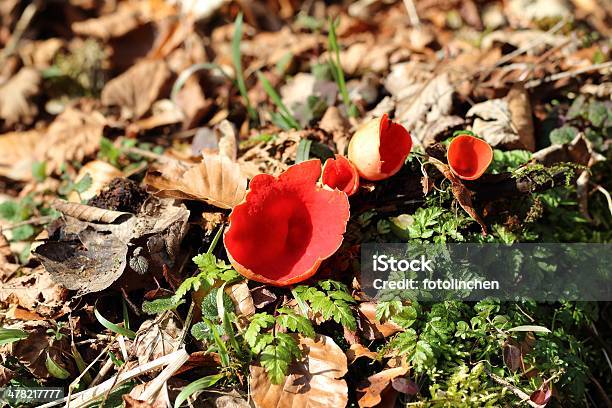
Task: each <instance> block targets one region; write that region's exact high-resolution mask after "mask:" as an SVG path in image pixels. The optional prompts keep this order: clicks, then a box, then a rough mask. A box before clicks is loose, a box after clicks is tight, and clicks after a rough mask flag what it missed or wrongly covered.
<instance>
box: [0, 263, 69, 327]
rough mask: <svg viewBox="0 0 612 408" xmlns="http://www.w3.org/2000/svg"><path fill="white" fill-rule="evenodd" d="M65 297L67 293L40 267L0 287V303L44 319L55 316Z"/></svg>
mask: <svg viewBox="0 0 612 408" xmlns="http://www.w3.org/2000/svg"><path fill="white" fill-rule="evenodd" d="M67 297H68V291H67V290H66V289H65V288H63V287H62V286H60V285H58V284H57V283H55V282H54V281H53V279H51V275H49V273H47V272H46V271H45V270H44V269H42V268H40V267H39V268H36V269H35V270H34V271H33V272H32V273H31V274H28V275H24V276H20V277H18V278H13V279H11V280H9V281H8V282H6V283H5V284H2V286H0V303H4V304H9V305H17V306H20V307H22V308H24V309H26V310H29V311H32V312H36V313H38V314H39V315H41V316H45V317H52V316H55V315H56V314H57V313H58V312H59V311H60V309H61V308H62V307H63V306H64V304H65V301H66V299H67Z"/></svg>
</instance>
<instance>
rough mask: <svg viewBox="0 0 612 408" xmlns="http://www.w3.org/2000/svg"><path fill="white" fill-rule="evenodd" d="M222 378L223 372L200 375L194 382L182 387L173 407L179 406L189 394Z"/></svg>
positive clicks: (210, 385)
mask: <svg viewBox="0 0 612 408" xmlns="http://www.w3.org/2000/svg"><path fill="white" fill-rule="evenodd" d="M222 378H223V374H214V375H208V376H206V377H202V378H200V379H199V380H195V381H194V382H192V383H191V384H189V385H187V386H186V387H185V388H183V389H182V391H181V392H180V393H179V395H177V397H176V400H174V408H178V407H180V406H181V404H182V403H183V402H185V401H187V399H188V398H189V396H190V395H192V394H193V393H196V392H198V391H202V390H205V389H206V388H210V387H212V386H213V385H215V384H216V383H217V382H219V380H220V379H222Z"/></svg>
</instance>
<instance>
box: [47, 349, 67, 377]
mask: <svg viewBox="0 0 612 408" xmlns="http://www.w3.org/2000/svg"><path fill="white" fill-rule="evenodd" d="M45 367H46V368H47V371H49V374H51V375H52V376H53V377H55V378H59V379H60V380H65V379H66V378H68V377H70V373H69V372H68V371H67V370H66V369H65V368H64V367H62V366H60V365H59V364H57V363H56V362H55V361H54V360H53V359H52V358H51V356H50V355H49V353H47V359H46V360H45Z"/></svg>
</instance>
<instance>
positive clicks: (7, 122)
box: [0, 68, 41, 129]
mask: <svg viewBox="0 0 612 408" xmlns="http://www.w3.org/2000/svg"><path fill="white" fill-rule="evenodd" d="M40 83H41V76H40V73H39V72H38V71H36V70H35V69H32V68H22V69H21V70H20V71H19V72H18V73H17V74H16V75H15V76H13V77H12V78H11V79H10V80H9V81H7V82H6V83H5V84H3V85H2V86H0V119H2V122H3V123H2V128H5V129H9V128H12V127H13V126H15V125H17V124H23V125H29V124H31V123H32V122H33V121H34V118H35V117H36V115H37V114H38V107H37V106H36V104H35V103H34V100H33V99H34V97H36V95H38V93H39V91H40Z"/></svg>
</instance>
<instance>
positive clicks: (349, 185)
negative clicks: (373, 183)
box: [321, 154, 359, 196]
mask: <svg viewBox="0 0 612 408" xmlns="http://www.w3.org/2000/svg"><path fill="white" fill-rule="evenodd" d="M321 182H322V183H323V184H325V185H326V186H328V187H330V188H332V189H334V188H336V189H338V190H340V191H344V192H345V193H346V195H348V196H351V195H353V194H355V192H357V189H358V188H359V174H358V173H357V169H356V168H355V166H354V165H353V163H351V162H350V161H349V160H348V159H347V158H346V157H344V156H341V155H339V154H337V155H336V158H335V159H331V158H330V159H327V160H326V161H325V165H324V166H323V175H322V176H321Z"/></svg>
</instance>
